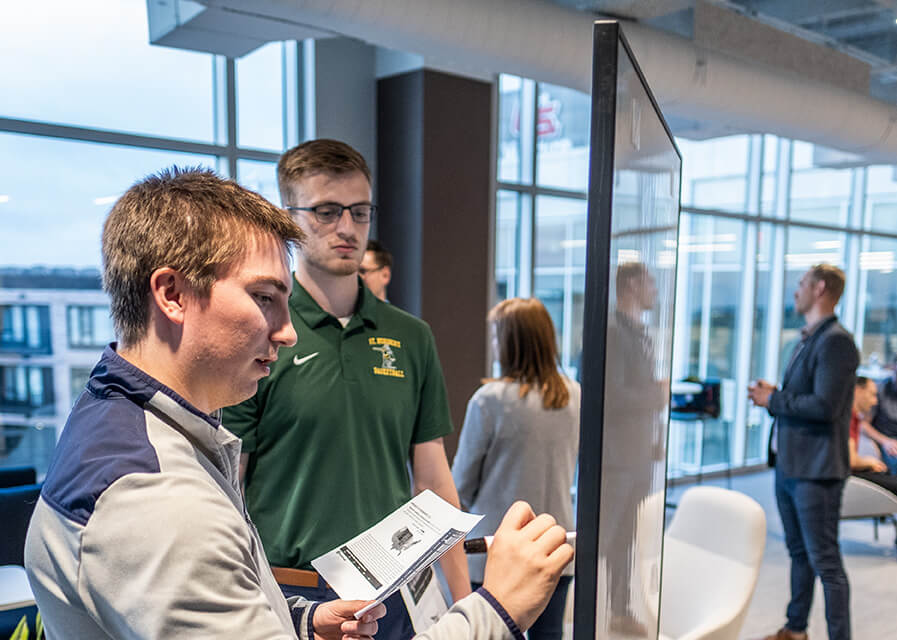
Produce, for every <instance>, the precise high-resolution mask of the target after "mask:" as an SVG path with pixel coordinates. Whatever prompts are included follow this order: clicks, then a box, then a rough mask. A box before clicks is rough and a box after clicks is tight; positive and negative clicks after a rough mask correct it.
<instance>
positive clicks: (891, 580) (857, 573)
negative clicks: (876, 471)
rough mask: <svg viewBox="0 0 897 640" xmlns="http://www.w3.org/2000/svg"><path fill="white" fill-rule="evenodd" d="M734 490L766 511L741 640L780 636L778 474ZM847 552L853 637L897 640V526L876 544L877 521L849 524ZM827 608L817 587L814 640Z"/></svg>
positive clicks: (741, 479) (784, 565)
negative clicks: (775, 481) (754, 583)
mask: <svg viewBox="0 0 897 640" xmlns="http://www.w3.org/2000/svg"><path fill="white" fill-rule="evenodd" d="M705 484H712V485H716V486H721V487H727V482H726V480H725V479H724V478H722V479H714V480H708V481H705ZM728 488H731V489H733V490H735V491H741V492H743V493H746V494H747V495H749V496H751V497H752V498H754V499H755V500H756V501H757V502H759V503H760V505H761V506H762V507H763V509H764V510H765V511H766V519H767V539H766V550H765V552H764V556H763V564H762V566H761V568H760V577H759V579H758V583H757V588H756V590H755V591H754V596H753V599H752V600H751V604H750V608H749V610H748V615H747V619H746V620H745V623H744V627H743V628H742V632H741V635H740V638H741V640H753V639H755V638H762V637H763V636H765V635H766V634H768V633H771V632H773V631H775V630H776V629H778V628H779V627H781V626H782V624H783V622H784V612H785V605H786V604H787V602H788V597H789V587H788V566H789V565H788V552H787V550H786V549H785V542H784V538H783V534H782V523H781V520H780V519H779V514H778V511H777V509H776V506H775V498H774V495H773V474H772V472H771V471H763V472H760V473H753V474H749V475H740V476H735V477H733V478H732V480H731V487H728ZM687 489H688V486H680V487H675V488H671V489H670V490H669V492H668V498H669V499H670V500H671V501H674V502H675V500H676V497H677V496H679V495H681V494H682V492H683V491H685V490H687ZM671 516H672V512H671V511H668V512H667V518H670V517H671ZM841 550H842V554H843V556H844V563H845V565H846V567H847V574H848V577H849V579H850V586H851V615H852V624H853V637H854V638H855V639H857V640H867V639H869V640H871V639H877V638H885V639H897V615H895V610H897V545H895V529H894V526H893V525H891V524H889V523H885V524H881V525H879V527H878V540H877V541H876V540H875V536H874V525H873V523H872V521H871V520H855V521H843V522H842V523H841ZM571 593H572V589H571ZM823 603H824V600H823V597H822V587H821V586H820V585H819V583H818V582H817V584H816V595H815V598H814V605H813V609H812V612H811V615H810V626H809V628H808V630H807V631H808V634H809V637H810V638H811V639H812V640H827V639H828V634H827V633H826V628H825V615H824V609H823ZM661 606H662V605H661ZM568 613H569V611H568ZM569 620H571V618H570V617H568V621H569ZM572 637H573V632H572V624H567V625H566V629H565V633H564V638H572Z"/></svg>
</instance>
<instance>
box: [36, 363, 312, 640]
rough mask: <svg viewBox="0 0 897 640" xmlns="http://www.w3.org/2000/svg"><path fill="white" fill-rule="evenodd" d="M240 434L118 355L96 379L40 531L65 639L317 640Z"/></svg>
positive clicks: (46, 609) (46, 587)
mask: <svg viewBox="0 0 897 640" xmlns="http://www.w3.org/2000/svg"><path fill="white" fill-rule="evenodd" d="M239 456H240V441H239V439H238V438H237V437H236V436H234V435H233V434H231V433H230V432H228V431H227V430H226V429H224V428H222V427H221V426H220V424H219V423H218V422H217V421H216V420H215V419H214V418H212V417H210V416H209V415H207V414H204V413H202V412H200V411H199V410H197V409H196V408H194V407H192V406H191V405H190V404H189V403H188V402H186V401H185V400H184V399H183V398H181V397H180V396H178V395H177V394H176V393H175V392H174V391H172V390H171V389H169V388H167V387H165V386H164V385H162V384H161V383H159V382H158V381H156V380H154V379H152V378H151V377H149V376H148V375H147V374H145V373H144V372H142V371H140V370H139V369H137V368H136V367H134V366H132V365H131V364H129V363H128V362H126V361H125V360H124V359H123V358H121V357H120V356H118V355H117V354H116V353H115V351H114V349H113V348H112V347H108V348H107V349H106V350H105V352H104V353H103V357H102V358H101V360H100V362H99V363H98V364H97V366H96V367H95V368H94V370H93V372H92V373H91V378H90V381H89V382H88V385H87V389H86V391H85V392H84V393H83V394H82V395H81V397H80V398H79V399H78V401H77V403H76V404H75V407H74V408H73V410H72V413H71V415H70V417H69V420H68V422H67V423H66V426H65V429H64V430H63V433H62V436H61V438H60V441H59V443H58V446H57V449H56V452H55V454H54V458H53V461H52V463H51V465H50V469H49V471H48V473H47V477H46V480H45V482H44V486H43V490H42V492H41V498H40V500H39V501H38V504H37V505H36V507H35V511H34V516H33V518H32V521H31V525H30V527H29V530H28V538H27V542H26V549H25V565H26V569H27V570H28V575H29V579H30V581H31V585H32V589H33V591H34V594H35V599H36V601H37V605H38V607H39V609H40V610H41V612H42V615H43V619H44V624H45V625H46V628H47V636H48V638H50V639H51V640H52V639H53V638H88V637H89V638H175V637H209V638H265V639H271V638H296V637H297V635H298V636H299V637H300V638H308V637H310V634H309V632H310V624H309V623H310V620H309V618H310V616H311V614H312V606H310V603H308V602H306V601H302V600H296V601H294V602H293V603H292V607H291V606H290V605H288V604H287V602H286V600H284V598H283V596H282V594H281V591H280V588H279V587H278V585H277V583H276V581H275V580H274V577H273V575H272V574H271V570H270V568H269V566H268V563H267V561H266V559H265V556H264V551H263V549H262V545H261V542H260V540H259V538H258V534H257V533H256V531H255V527H254V526H253V525H252V523H251V521H250V520H249V517H248V515H247V513H246V509H245V506H244V505H243V500H242V496H241V493H240V490H239V486H238V481H239V480H238V468H239V466H238V465H239Z"/></svg>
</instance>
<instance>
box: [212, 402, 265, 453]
mask: <svg viewBox="0 0 897 640" xmlns="http://www.w3.org/2000/svg"><path fill="white" fill-rule="evenodd" d="M260 410H261V409H260V407H259V401H258V393H256V395H254V396H252V397H251V398H249V400H245V401H243V402H241V403H240V404H238V405H234V406H233V407H226V408H225V409H224V410H223V411H222V413H221V424H223V425H224V428H225V429H227V430H228V431H230V432H231V433H233V434H234V435H235V436H237V437H238V438H240V440H242V441H243V447H242V449H241V451H242V453H252V452H253V451H255V450H256V449H257V448H258V438H257V434H258V425H259V422H260V418H261V416H260V415H259V412H260Z"/></svg>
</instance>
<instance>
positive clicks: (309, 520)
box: [224, 140, 470, 640]
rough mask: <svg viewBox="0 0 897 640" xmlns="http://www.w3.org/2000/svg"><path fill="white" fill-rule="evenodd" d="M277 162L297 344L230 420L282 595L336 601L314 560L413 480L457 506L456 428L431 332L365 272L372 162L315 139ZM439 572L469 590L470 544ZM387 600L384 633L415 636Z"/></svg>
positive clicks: (395, 500)
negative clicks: (452, 450)
mask: <svg viewBox="0 0 897 640" xmlns="http://www.w3.org/2000/svg"><path fill="white" fill-rule="evenodd" d="M277 171H278V183H279V187H280V193H281V198H282V201H283V205H284V207H285V208H286V209H287V210H288V211H290V213H292V214H293V216H294V219H295V220H296V222H297V223H298V225H299V226H300V227H301V228H302V230H303V231H304V232H305V236H306V239H305V241H304V243H303V244H302V245H301V246H300V247H299V249H298V251H297V255H296V271H295V273H294V276H295V283H294V286H293V292H292V295H291V296H290V300H289V305H290V314H291V317H292V321H293V325H294V326H295V328H296V332H297V334H298V342H297V344H296V346H295V347H291V348H289V349H283V350H282V351H281V356H280V358H279V359H278V361H277V362H276V363H274V365H273V366H272V367H271V375H270V376H269V377H268V378H266V379H265V380H263V381H262V383H261V384H260V385H259V390H258V393H257V394H256V395H255V397H253V398H251V399H250V400H248V401H246V402H244V403H243V404H241V405H238V406H237V407H233V408H231V409H228V410H226V411H225V414H224V424H226V425H227V427H228V428H229V429H231V430H232V431H233V432H234V433H236V434H237V435H239V436H240V437H241V438H242V439H243V452H244V454H243V457H242V461H241V462H242V467H243V468H244V471H245V491H246V500H247V503H248V507H249V511H250V514H251V515H252V517H253V519H254V520H255V522H256V525H257V526H258V529H259V532H260V534H261V537H262V540H263V542H264V545H265V550H266V552H267V555H268V559H269V561H270V562H271V564H272V565H273V566H274V567H275V576H276V577H277V578H278V581H279V582H280V583H281V585H282V587H283V588H284V591H285V593H289V594H296V595H303V596H306V597H308V598H311V599H316V600H321V599H332V598H335V597H336V594H334V593H333V592H332V591H330V590H329V589H327V588H326V585H324V584H323V583H319V580H318V577H317V575H316V574H314V572H312V571H311V565H310V564H309V563H310V561H311V560H313V559H314V558H316V557H318V556H319V555H321V554H323V553H325V552H327V551H330V550H331V549H333V548H334V547H336V546H337V545H339V544H341V543H343V542H345V541H346V540H348V539H350V538H352V537H354V536H355V535H357V534H358V533H360V532H361V531H363V530H364V529H366V528H368V527H370V526H371V525H373V524H374V523H375V522H377V521H379V520H380V519H382V518H383V517H384V516H386V515H387V514H389V513H390V512H392V511H393V510H395V509H396V508H397V507H399V506H400V505H401V504H403V503H404V502H406V501H407V500H408V499H410V498H411V495H412V489H413V492H414V493H417V492H419V491H422V490H424V489H431V490H432V491H434V492H435V493H437V494H438V495H440V496H441V497H442V498H444V499H445V500H447V501H449V502H451V503H452V504H454V505H458V496H457V492H456V490H455V485H454V482H453V480H452V476H451V472H450V469H449V466H448V462H447V460H446V455H445V449H444V447H443V442H442V438H443V436H445V435H446V434H448V433H450V432H451V430H452V425H451V419H450V416H449V410H448V400H447V398H446V390H445V383H444V381H443V377H442V370H441V367H440V365H439V359H438V356H437V353H436V346H435V343H434V340H433V336H432V333H431V332H430V328H429V327H428V326H427V325H426V323H424V322H422V321H421V320H419V319H417V318H414V317H413V316H411V315H409V314H407V313H405V312H403V311H401V310H399V309H397V308H395V307H393V306H392V305H389V304H387V303H384V302H382V301H381V300H379V299H377V298H376V297H375V296H374V295H373V294H372V293H371V292H370V290H368V289H367V288H366V287H365V286H364V284H363V282H362V280H361V279H360V278H359V275H358V271H359V266H360V264H361V262H362V258H363V256H364V252H365V249H366V247H367V241H368V235H369V231H370V224H371V220H372V219H373V216H374V215H375V213H376V207H375V206H374V205H373V204H372V203H371V177H370V170H369V169H368V166H367V164H366V163H365V161H364V158H362V156H361V155H360V154H359V153H358V152H357V151H355V150H354V149H352V148H351V147H349V146H348V145H346V144H344V143H341V142H337V141H334V140H313V141H310V142H306V143H303V144H301V145H299V146H298V147H295V148H293V149H291V150H289V151H287V152H286V153H285V154H284V155H283V157H282V158H281V160H280V162H279V164H278V167H277ZM409 462H410V464H411V472H412V478H413V487H412V485H411V484H410V483H409V478H408V471H407V469H408V463H409ZM322 487H326V491H324V490H322ZM442 568H443V571H444V573H445V576H446V579H447V581H448V583H449V587H450V589H451V592H452V597H453V598H454V599H455V600H458V599H460V598H462V597H463V596H465V595H467V594H468V593H469V592H470V582H469V577H468V572H467V562H466V559H465V557H464V554H463V551H462V550H461V549H460V547H459V548H456V549H454V550H452V551H450V552H449V553H448V554H446V556H445V557H444V558H443V560H442ZM386 605H387V616H386V618H384V619H382V620H381V621H380V629H381V634H380V635H379V636H378V638H390V639H392V638H394V639H397V640H403V639H405V638H409V637H411V636H412V635H413V629H412V626H411V623H410V620H409V618H408V614H407V612H406V610H405V606H404V604H403V602H402V598H401V595H400V594H398V593H396V594H394V595H393V596H392V597H391V598H390V599H389V600H387V602H386Z"/></svg>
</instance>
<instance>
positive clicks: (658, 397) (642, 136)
mask: <svg viewBox="0 0 897 640" xmlns="http://www.w3.org/2000/svg"><path fill="white" fill-rule="evenodd" d="M599 29H601V27H600V26H599V27H596V31H598V30H599ZM600 43H601V39H600V38H596V56H597V57H601V56H602V53H603V51H602V50H600ZM615 44H616V45H617V60H618V66H617V75H616V100H615V103H614V104H611V103H610V101H609V100H608V99H607V98H604V99H603V100H602V98H601V96H596V97H595V98H594V99H595V109H596V114H597V115H596V118H598V119H603V118H604V117H605V114H606V113H607V112H608V111H610V110H611V109H612V110H613V114H614V124H615V129H614V138H613V142H614V146H613V164H612V165H611V163H610V162H609V161H608V159H607V158H606V156H602V155H600V154H602V152H603V153H607V151H606V150H602V148H601V147H602V146H603V145H606V144H607V142H608V141H605V140H601V139H596V140H594V145H593V156H592V168H593V169H592V179H593V180H596V181H598V182H597V184H592V185H591V190H592V194H591V195H592V198H593V199H592V201H591V202H590V211H589V216H590V219H589V236H588V242H589V248H590V250H594V251H595V253H594V254H593V255H590V256H589V273H588V274H587V278H588V283H587V285H586V286H587V292H588V293H587V295H588V296H589V299H588V300H587V301H586V305H587V309H586V314H587V315H586V317H585V318H584V324H585V329H586V334H585V339H584V354H583V357H582V380H583V399H584V401H583V412H582V420H583V424H582V430H581V443H582V446H583V447H592V446H595V445H596V444H597V443H596V442H595V440H594V433H595V431H599V430H600V434H601V439H600V451H593V450H591V449H589V448H587V449H584V450H583V452H582V454H581V456H580V461H581V464H582V466H581V467H580V491H579V500H580V506H579V514H580V518H581V520H580V521H579V525H580V526H588V527H591V526H592V521H591V518H592V513H591V512H590V511H589V506H588V499H589V498H590V496H589V494H588V493H587V492H585V491H583V489H586V490H587V491H588V492H591V491H592V488H591V487H593V486H594V485H584V484H583V478H584V477H585V478H591V476H590V474H591V473H594V471H595V470H594V468H593V465H592V464H591V463H588V464H587V463H585V462H583V461H585V460H586V459H587V458H588V459H590V458H591V456H592V455H600V465H599V468H598V471H599V472H600V480H599V482H598V485H599V488H600V495H598V503H597V511H598V513H597V525H598V526H597V529H598V531H597V536H598V545H597V547H598V557H597V567H596V568H595V572H596V591H597V593H596V596H597V602H596V605H597V606H596V609H595V618H594V624H595V637H596V638H614V637H623V636H624V633H623V630H624V629H625V635H626V637H630V638H645V639H649V638H650V639H653V638H656V637H657V629H658V622H659V609H658V607H659V599H660V584H659V578H660V559H661V557H660V551H661V546H662V537H663V535H662V534H663V519H664V498H665V485H666V478H665V476H666V457H667V456H666V441H667V425H668V416H669V399H670V396H669V391H670V379H669V376H670V371H671V364H672V363H671V360H672V329H673V301H674V296H675V291H674V282H675V271H676V270H675V265H676V259H675V249H676V242H677V231H678V229H677V227H678V220H679V185H680V180H679V176H680V168H681V163H680V159H679V156H678V154H677V153H676V150H675V147H674V145H673V143H672V140H671V139H670V138H669V135H668V133H667V131H666V129H665V128H664V126H663V123H662V121H661V120H660V118H659V116H658V113H657V111H656V109H655V106H654V104H653V103H652V101H651V100H650V98H649V96H648V95H647V92H646V90H645V87H644V85H643V83H642V80H641V77H640V76H639V75H638V73H637V72H636V70H635V67H634V65H633V63H632V62H631V60H630V58H629V56H628V52H627V51H626V49H625V47H623V46H622V45H621V44H619V43H615ZM604 131H605V130H604V129H603V128H602V129H599V133H600V135H602V136H603V134H604ZM611 167H612V169H613V171H612V174H611V173H610V168H611ZM605 171H606V172H605ZM609 184H610V185H612V199H611V200H610V202H609V203H608V201H607V200H605V199H604V196H603V194H602V191H604V189H605V188H606V187H607V186H608V185H609ZM608 204H609V205H610V207H609V209H610V210H609V211H608V206H607V205H608ZM608 215H609V216H610V225H609V227H610V229H609V230H610V238H609V246H608V245H605V244H603V243H604V240H603V237H605V235H606V234H607V226H606V225H607V224H608V223H607V216H608ZM539 240H540V241H541V240H542V238H541V236H540V237H539ZM606 246H607V247H608V249H609V255H602V250H603V249H604V248H605V247H606ZM671 252H672V253H671ZM605 260H607V261H608V262H607V268H608V270H607V272H606V273H605V272H604V271H603V268H602V267H603V266H604V265H603V264H602V267H598V266H596V265H597V264H598V263H599V262H601V263H603V262H604V261H605ZM605 278H606V280H605V281H604V282H602V280H604V279H605ZM605 293H606V295H607V304H606V305H605V304H604V299H603V297H604V295H605ZM596 316H597V318H602V319H606V333H605V334H604V335H600V333H599V332H597V331H596V329H595V328H596V326H597V327H601V326H602V325H603V324H604V322H601V321H599V320H598V319H597V318H596ZM599 322H600V324H599ZM596 333H599V335H597V336H596ZM602 356H603V357H602ZM600 367H603V372H602V374H599V373H598V372H599V371H602V370H601V369H600ZM599 375H600V377H599ZM602 378H603V383H604V389H603V392H604V393H603V407H602V406H600V405H598V404H596V403H593V402H590V398H591V397H594V394H596V391H598V392H600V390H596V389H595V388H594V387H593V386H592V385H593V384H594V382H593V381H594V380H596V379H598V380H601V379H602ZM590 394H592V395H591V396H590ZM593 480H594V479H592V480H590V481H593ZM587 487H588V488H587ZM584 521H585V522H587V524H585V525H584ZM584 533H585V532H584V531H582V530H580V531H579V535H583V534H584ZM586 539H587V540H588V538H586ZM581 567H582V563H579V564H578V566H577V569H580V568H581ZM590 577H591V576H589V578H590ZM576 579H577V580H581V579H588V578H587V577H586V576H583V575H579V574H578V575H577V577H576ZM577 591H578V592H581V593H587V592H586V591H584V590H580V589H578V590H577ZM580 604H582V605H585V603H583V602H581V601H580V600H579V599H578V601H577V605H580ZM583 631H584V632H585V631H587V630H585V629H584V630H583ZM577 635H578V634H577ZM584 637H585V636H584Z"/></svg>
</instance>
